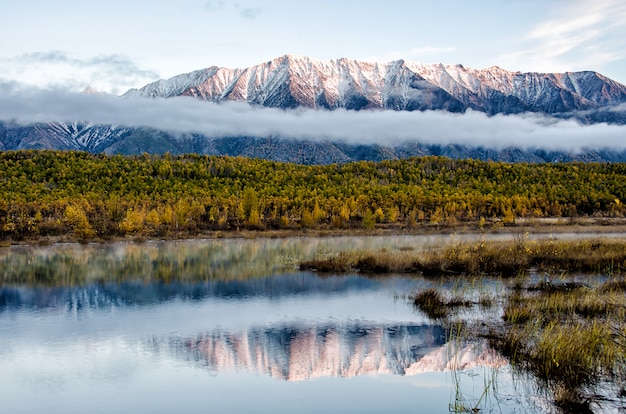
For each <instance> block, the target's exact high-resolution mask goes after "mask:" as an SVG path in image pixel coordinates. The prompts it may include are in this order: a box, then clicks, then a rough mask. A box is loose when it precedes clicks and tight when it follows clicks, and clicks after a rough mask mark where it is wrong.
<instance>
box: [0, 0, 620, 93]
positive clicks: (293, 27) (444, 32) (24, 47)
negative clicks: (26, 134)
mask: <svg viewBox="0 0 626 414" xmlns="http://www.w3.org/2000/svg"><path fill="white" fill-rule="evenodd" d="M0 16H2V32H3V35H2V36H1V37H0V82H3V83H7V82H17V83H19V84H22V85H26V86H36V87H40V88H60V89H66V90H69V91H80V90H83V89H84V88H85V87H87V86H91V87H92V88H94V89H96V90H99V91H103V92H108V93H114V94H122V93H124V92H125V91H126V90H128V89H129V88H133V87H135V88H138V87H141V86H143V85H145V84H146V83H149V82H152V81H155V80H158V79H160V78H169V77H172V76H175V75H177V74H181V73H186V72H190V71H193V70H197V69H202V68H206V67H209V66H214V65H215V66H223V67H229V68H237V67H247V66H252V65H255V64H259V63H261V62H265V61H268V60H271V59H273V58H276V57H279V56H282V55H284V54H288V53H289V54H294V55H303V56H309V57H312V58H317V59H339V58H342V57H345V58H350V59H356V60H367V61H372V60H376V61H391V60H395V59H405V60H412V61H418V62H423V63H440V62H441V63H448V64H456V63H461V64H463V65H465V66H468V67H472V68H477V69H479V68H484V67H489V66H494V65H497V66H500V67H502V68H504V69H507V70H513V71H517V70H519V71H533V72H564V71H578V70H594V71H598V72H600V73H602V74H604V75H606V76H608V77H610V78H613V79H615V80H617V81H618V82H620V83H626V24H625V23H624V22H626V1H623V0H476V1H470V0H410V1H402V0H386V1H380V0H376V1H373V0H317V1H298V0H264V1H260V0H236V1H229V0H173V1H172V0H108V1H101V0H99V1H94V0H54V1H52V0H20V1H15V0H0Z"/></svg>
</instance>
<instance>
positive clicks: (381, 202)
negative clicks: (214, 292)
mask: <svg viewBox="0 0 626 414" xmlns="http://www.w3.org/2000/svg"><path fill="white" fill-rule="evenodd" d="M625 197H626V164H622V163H546V164H527V163H520V164H509V163H502V162H485V161H476V160H452V159H448V158H443V157H422V158H410V159H403V160H391V161H381V162H365V161H361V162H353V163H345V164H332V165H312V166H311V165H299V164H291V163H280V162H273V161H267V160H262V159H249V158H233V157H215V156H201V155H181V156H172V155H170V154H165V155H162V156H157V155H148V154H143V155H139V156H122V155H113V156H109V155H105V154H89V153H86V152H72V151H37V150H28V151H5V152H0V239H2V240H25V239H31V238H41V237H48V236H68V237H71V238H74V239H77V240H92V239H110V238H114V237H125V236H128V235H132V236H142V237H175V236H180V235H195V234H200V233H202V232H208V231H218V230H219V231H229V230H237V229H251V230H264V229H265V230H267V229H291V230H294V229H313V228H315V229H354V228H363V229H373V228H398V229H403V228H418V227H431V226H437V227H441V226H454V225H458V224H459V223H475V224H476V225H478V226H483V225H485V224H487V225H494V224H497V225H508V224H512V223H515V221H516V220H517V219H519V218H528V219H532V218H542V217H557V218H560V217H569V218H575V217H589V216H595V217H622V216H624V213H625V212H626V209H625V208H624V206H623V204H622V202H621V200H624V198H625Z"/></svg>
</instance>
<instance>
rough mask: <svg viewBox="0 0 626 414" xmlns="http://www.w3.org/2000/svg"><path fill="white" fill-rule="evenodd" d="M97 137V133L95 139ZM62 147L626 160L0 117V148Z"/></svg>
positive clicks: (345, 157) (278, 157)
mask: <svg viewBox="0 0 626 414" xmlns="http://www.w3.org/2000/svg"><path fill="white" fill-rule="evenodd" d="M94 137H97V139H93V138H94ZM16 149H62V150H80V151H88V152H94V153H99V152H105V153H108V154H125V155H133V154H141V153H144V152H146V153H151V154H163V153H166V152H170V153H172V154H183V153H198V154H208V155H229V156H242V157H250V158H264V159H269V160H274V161H283V162H294V163H300V164H331V163H343V162H350V161H361V160H367V161H381V160H386V159H401V158H408V157H413V156H423V155H441V156H446V157H450V158H473V159H479V160H494V161H506V162H539V163H541V162H556V161H585V162H589V161H608V162H626V151H625V150H621V151H615V150H609V149H606V150H601V151H600V150H592V151H584V152H580V153H568V152H564V151H546V150H542V149H521V148H514V147H510V148H504V149H493V148H485V147H471V146H467V145H454V144H448V145H426V144H421V143H419V142H406V143H403V144H399V145H390V146H385V145H359V144H350V143H345V142H332V141H311V140H297V139H286V138H279V137H265V138H258V137H222V138H207V137H205V136H203V135H200V134H174V133H170V132H165V131H158V130H154V129H149V128H117V127H112V126H100V125H81V124H72V125H66V124H63V123H52V124H38V125H33V126H27V127H22V126H15V125H8V124H3V123H1V122H0V150H16Z"/></svg>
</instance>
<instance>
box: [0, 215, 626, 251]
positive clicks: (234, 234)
mask: <svg viewBox="0 0 626 414" xmlns="http://www.w3.org/2000/svg"><path fill="white" fill-rule="evenodd" d="M480 233H484V234H508V233H512V234H515V233H518V234H524V233H531V234H545V235H550V234H565V233H574V234H598V235H600V236H601V235H603V234H616V233H624V235H625V236H626V218H622V217H612V218H607V217H598V218H596V217H583V218H575V219H570V218H541V219H537V218H533V219H520V218H518V219H517V220H516V221H515V223H512V224H503V223H501V222H499V221H493V222H488V223H487V224H486V225H484V226H480V225H478V223H476V222H467V223H459V224H456V225H445V226H443V225H432V224H428V223H424V224H418V225H416V226H413V227H405V226H401V225H397V226H391V225H381V226H378V227H376V228H374V229H364V228H318V229H302V228H294V229H279V230H274V229H269V230H263V229H260V230H251V229H232V230H209V231H199V232H194V233H190V232H182V231H181V232H177V233H172V234H166V235H159V236H154V235H147V234H137V235H127V236H124V237H119V236H116V237H111V238H106V239H105V238H99V237H91V238H87V239H85V238H79V237H76V236H74V235H73V234H65V235H60V236H41V237H38V238H27V239H23V240H11V239H7V240H0V249H1V248H7V247H11V246H21V245H32V246H48V245H55V244H62V243H80V244H90V243H99V244H107V243H116V242H133V243H143V242H147V241H175V240H194V239H206V240H212V239H259V238H268V239H277V238H290V237H368V236H371V237H376V236H419V235H437V234H480Z"/></svg>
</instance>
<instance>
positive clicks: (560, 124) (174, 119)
mask: <svg viewBox="0 0 626 414" xmlns="http://www.w3.org/2000/svg"><path fill="white" fill-rule="evenodd" d="M0 120H3V121H5V122H7V121H9V122H15V123H18V124H31V123H37V122H54V121H63V122H72V121H76V122H84V121H90V122H94V123H98V124H115V125H123V126H127V127H151V128H156V129H161V130H167V131H171V132H184V133H187V132H197V133H201V134H203V135H206V136H208V137H224V136H255V137H268V136H280V137H285V138H295V139H310V140H337V141H346V142H349V143H353V144H381V145H394V144H399V143H402V142H406V141H412V142H415V141H418V142H421V143H424V144H440V145H445V144H462V145H469V146H483V147H489V148H496V149H501V148H506V147H511V146H514V147H519V148H544V149H548V150H567V151H574V152H575V151H580V150H582V149H600V148H612V149H626V126H618V125H607V124H595V125H581V124H579V123H578V122H577V121H575V120H558V119H555V118H551V117H547V116H544V115H540V114H530V113H527V114H522V115H496V116H491V117H488V116H487V115H485V114H483V113H481V112H475V111H468V112H466V113H464V114H452V113H449V112H445V111H426V112H407V111H359V112H356V111H346V110H335V111H327V110H313V109H296V110H286V111H285V110H280V109H272V108H261V107H252V106H249V105H248V104H246V103H238V102H226V103H220V104H215V103H207V102H202V101H198V100H195V99H192V98H186V97H181V98H170V99H143V98H136V99H123V98H120V97H117V96H112V95H87V94H69V93H65V92H60V91H55V90H48V91H41V90H35V91H25V90H23V89H20V88H18V87H17V85H15V84H3V85H0Z"/></svg>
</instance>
